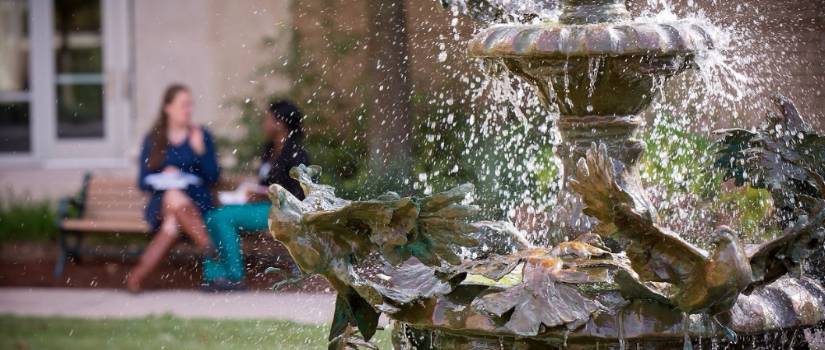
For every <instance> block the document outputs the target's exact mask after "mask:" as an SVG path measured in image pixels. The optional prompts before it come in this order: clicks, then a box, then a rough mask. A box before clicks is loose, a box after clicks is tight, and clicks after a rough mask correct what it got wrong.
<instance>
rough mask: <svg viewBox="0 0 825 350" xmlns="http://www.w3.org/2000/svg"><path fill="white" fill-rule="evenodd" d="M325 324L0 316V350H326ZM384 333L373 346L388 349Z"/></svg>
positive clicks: (381, 332) (377, 336)
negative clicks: (230, 349) (228, 349)
mask: <svg viewBox="0 0 825 350" xmlns="http://www.w3.org/2000/svg"><path fill="white" fill-rule="evenodd" d="M327 332H328V327H327V326H326V325H317V326H315V325H302V324H297V323H293V322H285V321H271V320H190V319H180V318H176V317H171V316H160V317H148V318H141V319H131V320H85V319H71V318H32V317H15V316H3V317H0V348H1V349H46V350H47V349H181V350H183V349H198V350H208V349H227V348H232V349H284V350H287V349H295V350H298V349H301V350H303V349H326V348H327ZM388 333H389V332H388V331H379V332H378V333H377V334H376V337H375V338H373V342H374V343H375V344H376V345H377V346H378V347H379V348H380V349H390V348H392V345H391V343H390V339H389V338H390V337H389V334H388Z"/></svg>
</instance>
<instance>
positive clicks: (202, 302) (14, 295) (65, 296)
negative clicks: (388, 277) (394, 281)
mask: <svg viewBox="0 0 825 350" xmlns="http://www.w3.org/2000/svg"><path fill="white" fill-rule="evenodd" d="M334 308H335V296H334V295H333V294H309V293H273V292H267V291H257V292H242V293H221V294H212V293H203V292H199V291H190V290H173V291H148V292H144V293H141V294H137V295H133V294H130V293H128V292H125V291H123V290H114V289H77V288H71V289H64V288H0V314H13V315H20V316H63V317H80V318H139V317H146V316H150V315H162V314H171V315H174V316H177V317H182V318H204V319H275V320H287V321H294V322H300V323H306V324H321V323H328V322H330V320H332V313H333V310H334Z"/></svg>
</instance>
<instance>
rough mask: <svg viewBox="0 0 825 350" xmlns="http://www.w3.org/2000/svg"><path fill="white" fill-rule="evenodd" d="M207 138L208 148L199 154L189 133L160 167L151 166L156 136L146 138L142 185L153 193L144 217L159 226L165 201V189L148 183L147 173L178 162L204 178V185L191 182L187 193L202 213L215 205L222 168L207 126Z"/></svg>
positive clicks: (169, 149)
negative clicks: (190, 141)
mask: <svg viewBox="0 0 825 350" xmlns="http://www.w3.org/2000/svg"><path fill="white" fill-rule="evenodd" d="M203 142H204V146H206V147H205V148H206V152H204V154H203V155H202V156H199V155H197V153H195V150H193V149H192V146H190V145H189V136H188V135H187V136H186V139H185V140H184V141H183V143H181V144H180V145H171V144H170V145H168V146H167V147H168V148H167V150H166V159H165V160H164V161H163V166H161V167H160V168H159V169H149V155H150V154H151V153H152V139H151V137H150V136H149V135H147V136H146V137H145V138H144V140H143V149H142V151H141V152H140V176H139V177H138V186H139V187H140V189H141V190H143V191H146V192H148V193H149V194H150V195H151V198H150V199H149V204H148V205H147V206H146V211H145V213H144V217H145V218H146V222H147V223H149V225H150V226H151V227H152V229H153V231H155V230H157V228H158V227H159V226H160V221H161V205H162V201H163V192H164V191H162V190H156V189H154V188H153V187H152V186H151V185H149V184H147V183H146V176H147V175H150V174H156V173H160V172H162V171H163V169H164V168H166V167H167V166H174V167H177V168H178V169H180V171H182V172H185V173H190V174H193V175H195V176H197V177H199V178H200V179H201V183H200V185H197V186H196V185H190V186H189V187H187V188H186V194H187V195H189V197H190V198H192V202H194V204H195V205H196V206H197V207H198V209H200V211H201V214H204V213H205V212H206V211H209V210H210V209H212V207H213V201H212V186H213V185H214V184H215V183H216V182H218V178H219V176H220V168H219V167H218V157H217V154H216V152H215V143H214V141H213V140H212V135H211V134H210V133H209V131H208V130H207V129H206V128H203Z"/></svg>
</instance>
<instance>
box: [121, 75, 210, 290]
mask: <svg viewBox="0 0 825 350" xmlns="http://www.w3.org/2000/svg"><path fill="white" fill-rule="evenodd" d="M192 104H193V103H192V94H191V92H190V91H189V88H187V87H186V86H184V85H180V84H175V85H171V86H169V87H168V88H167V89H166V92H165V93H164V94H163V101H162V104H161V107H160V112H159V113H158V118H157V120H156V121H155V124H154V126H153V127H152V129H151V130H150V132H149V134H148V135H147V136H146V138H145V139H144V142H143V149H142V151H141V155H140V174H139V177H138V182H139V186H140V188H141V189H142V190H143V191H146V192H148V193H149V194H150V199H149V203H148V205H147V206H146V211H145V218H146V221H147V223H149V225H150V226H151V228H152V230H153V232H155V235H154V237H153V238H152V241H151V242H150V243H149V244H148V245H147V246H146V249H145V250H144V253H143V255H142V256H141V257H140V260H139V261H138V264H137V265H136V266H135V267H134V268H133V269H132V271H131V272H130V273H129V276H128V278H127V279H126V286H127V288H128V289H129V290H130V291H133V292H137V291H140V290H141V288H142V282H143V280H144V279H145V278H146V277H147V276H148V275H149V274H150V273H151V272H152V271H153V270H154V269H155V267H157V265H158V264H159V263H160V261H161V260H162V259H163V258H164V257H165V256H166V254H167V253H168V252H169V249H171V248H172V245H174V243H175V242H176V241H177V240H178V238H179V229H180V230H182V231H183V232H184V233H185V234H186V235H187V236H188V237H189V238H190V239H191V240H192V242H194V244H195V245H196V246H197V247H198V249H199V250H200V251H201V252H202V253H203V254H204V255H206V256H211V257H214V256H216V255H217V250H216V249H215V248H214V245H213V244H212V241H211V239H210V238H209V234H208V233H207V231H206V227H205V225H204V221H203V215H204V214H205V213H206V212H208V211H209V210H211V209H212V205H213V204H212V203H213V201H212V192H211V187H212V186H213V185H214V184H215V183H216V182H217V181H218V178H219V176H220V169H219V168H218V161H217V155H216V153H215V144H214V142H213V140H212V136H211V135H210V133H209V131H208V130H206V129H205V128H203V127H200V126H197V125H194V124H193V122H192Z"/></svg>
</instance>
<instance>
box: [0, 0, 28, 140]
mask: <svg viewBox="0 0 825 350" xmlns="http://www.w3.org/2000/svg"><path fill="white" fill-rule="evenodd" d="M28 12H29V4H28V1H27V0H0V38H2V40H0V62H3V64H0V155H17V156H20V155H22V156H25V155H28V154H29V153H30V152H31V151H32V127H31V113H30V108H29V107H30V102H31V94H30V89H29V57H30V54H29V47H30V42H29V15H28Z"/></svg>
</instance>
